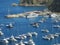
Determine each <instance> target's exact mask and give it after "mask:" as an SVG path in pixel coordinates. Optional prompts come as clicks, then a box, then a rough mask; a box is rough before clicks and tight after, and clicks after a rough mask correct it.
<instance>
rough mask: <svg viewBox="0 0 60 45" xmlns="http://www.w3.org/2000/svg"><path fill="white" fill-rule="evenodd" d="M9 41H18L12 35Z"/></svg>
mask: <svg viewBox="0 0 60 45" xmlns="http://www.w3.org/2000/svg"><path fill="white" fill-rule="evenodd" d="M9 41H17V40H16V39H15V37H14V36H13V35H12V36H11V37H10V38H9Z"/></svg>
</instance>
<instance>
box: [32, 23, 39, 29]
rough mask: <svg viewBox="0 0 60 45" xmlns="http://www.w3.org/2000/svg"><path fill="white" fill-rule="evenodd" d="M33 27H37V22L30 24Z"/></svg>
mask: <svg viewBox="0 0 60 45" xmlns="http://www.w3.org/2000/svg"><path fill="white" fill-rule="evenodd" d="M31 25H32V26H33V27H37V28H38V27H39V23H33V24H31Z"/></svg>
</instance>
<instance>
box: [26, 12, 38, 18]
mask: <svg viewBox="0 0 60 45" xmlns="http://www.w3.org/2000/svg"><path fill="white" fill-rule="evenodd" d="M27 15H28V16H27V18H35V17H38V16H39V14H36V13H33V12H31V13H29V14H27Z"/></svg>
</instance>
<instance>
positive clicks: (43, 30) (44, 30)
mask: <svg viewBox="0 0 60 45" xmlns="http://www.w3.org/2000/svg"><path fill="white" fill-rule="evenodd" d="M41 31H42V32H46V33H48V32H49V30H48V29H42V30H41Z"/></svg>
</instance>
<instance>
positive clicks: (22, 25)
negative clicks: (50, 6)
mask: <svg viewBox="0 0 60 45" xmlns="http://www.w3.org/2000/svg"><path fill="white" fill-rule="evenodd" d="M12 3H19V0H0V28H1V29H2V32H3V33H4V35H3V36H2V37H0V40H2V39H3V38H8V37H11V35H13V36H18V35H21V34H26V33H28V32H37V33H38V36H37V38H36V37H33V38H32V39H33V40H34V42H35V44H36V45H53V44H54V43H60V37H58V38H55V39H53V40H50V41H49V40H44V39H43V38H42V36H44V35H47V34H53V33H59V32H60V28H58V29H57V28H52V26H53V25H56V24H60V23H56V24H55V23H54V24H53V21H54V19H53V18H46V17H44V16H39V17H36V18H10V19H8V18H5V16H6V15H9V14H18V13H24V12H28V11H36V10H38V11H40V10H44V9H46V8H47V7H45V6H40V7H33V6H32V7H25V6H16V7H13V6H12V5H11V4H12ZM42 18H44V19H45V20H46V21H45V22H43V23H39V27H38V28H35V27H33V26H32V25H30V24H31V23H34V22H39V21H40V19H42ZM9 23H12V24H13V26H14V27H13V28H11V29H8V28H7V27H6V25H7V24H9ZM41 29H48V30H49V33H42V32H41ZM24 41H25V40H24ZM0 45H4V44H3V43H0ZM9 45H15V44H13V43H9Z"/></svg>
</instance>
